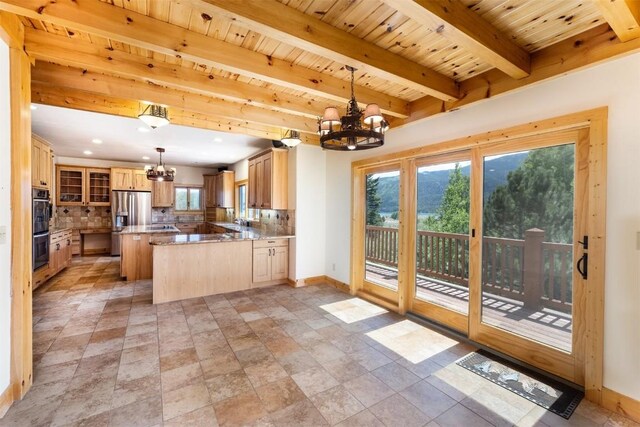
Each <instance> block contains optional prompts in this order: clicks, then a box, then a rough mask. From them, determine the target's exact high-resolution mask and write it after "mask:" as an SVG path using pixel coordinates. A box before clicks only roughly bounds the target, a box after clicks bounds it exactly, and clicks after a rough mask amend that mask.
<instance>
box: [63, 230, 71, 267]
mask: <svg viewBox="0 0 640 427" xmlns="http://www.w3.org/2000/svg"><path fill="white" fill-rule="evenodd" d="M62 246H64V250H63V251H62V259H63V262H62V263H63V265H64V266H65V267H69V265H71V237H68V238H67V239H64V240H63V241H62Z"/></svg>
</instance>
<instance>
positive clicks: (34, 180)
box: [31, 139, 42, 187]
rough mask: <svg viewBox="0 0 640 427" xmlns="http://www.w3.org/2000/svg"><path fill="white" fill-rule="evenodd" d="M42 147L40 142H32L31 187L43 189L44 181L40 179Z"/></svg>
mask: <svg viewBox="0 0 640 427" xmlns="http://www.w3.org/2000/svg"><path fill="white" fill-rule="evenodd" d="M41 149H42V145H41V144H40V142H39V141H37V140H35V139H32V140H31V186H32V187H42V179H41V178H40V151H41Z"/></svg>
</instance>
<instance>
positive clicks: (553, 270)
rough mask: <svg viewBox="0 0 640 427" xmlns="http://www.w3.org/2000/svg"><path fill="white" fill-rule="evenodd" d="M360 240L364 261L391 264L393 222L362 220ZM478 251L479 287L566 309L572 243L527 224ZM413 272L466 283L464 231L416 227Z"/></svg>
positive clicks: (394, 251)
mask: <svg viewBox="0 0 640 427" xmlns="http://www.w3.org/2000/svg"><path fill="white" fill-rule="evenodd" d="M365 245H366V247H365V251H366V259H367V261H368V262H372V263H375V264H380V265H385V266H389V267H393V268H397V266H398V229H397V228H391V227H377V226H367V229H366V239H365ZM482 253H483V256H482V286H483V290H484V291H486V292H488V293H491V294H494V295H499V296H504V297H508V298H512V299H515V300H518V301H522V302H523V303H524V305H525V307H527V308H531V309H539V308H541V307H549V308H553V309H556V310H560V311H565V312H566V311H570V310H571V302H572V299H571V294H572V292H571V287H572V268H573V265H572V258H571V256H572V245H570V244H562V243H549V242H544V231H542V230H538V229H532V230H528V231H526V232H525V239H524V240H518V239H501V238H495V237H485V238H483V242H482ZM525 259H526V260H527V262H526V263H525V262H524V260H525ZM416 272H417V273H418V274H419V275H421V276H426V277H430V278H434V279H439V280H443V281H446V282H448V283H454V284H458V285H461V286H466V287H468V286H469V236H468V235H466V234H454V233H438V232H433V231H418V232H417V234H416Z"/></svg>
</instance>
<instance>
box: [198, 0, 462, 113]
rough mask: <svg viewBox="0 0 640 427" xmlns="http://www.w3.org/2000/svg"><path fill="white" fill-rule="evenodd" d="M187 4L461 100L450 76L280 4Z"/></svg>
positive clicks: (263, 0) (264, 0) (208, 0)
mask: <svg viewBox="0 0 640 427" xmlns="http://www.w3.org/2000/svg"><path fill="white" fill-rule="evenodd" d="M400 1H403V0H400ZM405 1H406V0H405ZM189 3H190V4H192V5H193V6H194V8H196V9H197V10H202V11H205V12H208V13H210V14H212V15H215V14H218V15H223V16H228V17H230V18H232V19H234V20H235V21H236V22H237V23H238V24H240V25H242V26H244V27H245V28H249V29H251V30H254V31H257V32H258V33H260V34H263V35H265V36H267V37H270V38H272V39H275V40H278V41H280V42H282V43H285V44H287V45H290V46H295V47H298V48H300V49H303V50H305V51H307V52H311V53H314V54H316V55H319V56H322V57H325V58H329V59H331V60H333V61H336V62H338V63H341V64H344V65H351V66H353V67H355V68H358V69H360V70H363V71H366V72H368V73H370V74H373V75H376V76H378V77H381V78H383V79H385V80H388V81H390V82H395V83H399V84H402V85H404V86H407V87H408V88H411V89H415V90H417V91H420V92H423V93H425V94H427V95H431V96H434V97H436V98H439V99H443V100H446V101H452V100H454V99H457V98H458V88H457V85H456V83H455V82H454V81H453V80H452V79H450V78H449V77H446V76H444V75H442V74H440V73H437V72H435V71H433V70H431V69H429V68H426V67H424V66H423V65H420V64H418V63H415V62H413V61H410V60H408V59H407V58H404V57H402V56H400V55H396V54H394V53H393V52H390V51H388V50H386V49H383V48H382V47H380V46H377V45H375V44H373V43H369V42H368V41H366V40H363V39H361V38H359V37H356V36H355V35H353V34H350V33H348V32H346V31H343V30H341V29H338V28H336V27H334V26H332V25H329V24H327V23H325V22H323V21H321V20H319V19H317V18H315V17H313V16H310V15H307V14H306V13H304V12H300V11H298V10H296V9H294V8H292V7H289V6H287V5H285V4H283V3H280V2H279V1H277V0H260V1H254V2H248V1H245V0H189ZM465 10H466V9H465Z"/></svg>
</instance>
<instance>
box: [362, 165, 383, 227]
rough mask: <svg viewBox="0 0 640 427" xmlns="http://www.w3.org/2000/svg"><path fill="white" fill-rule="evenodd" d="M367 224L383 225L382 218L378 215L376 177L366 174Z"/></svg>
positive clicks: (378, 202)
mask: <svg viewBox="0 0 640 427" xmlns="http://www.w3.org/2000/svg"><path fill="white" fill-rule="evenodd" d="M366 191H367V225H377V226H381V225H384V218H382V216H380V196H379V195H378V178H374V177H373V175H367V181H366Z"/></svg>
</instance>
